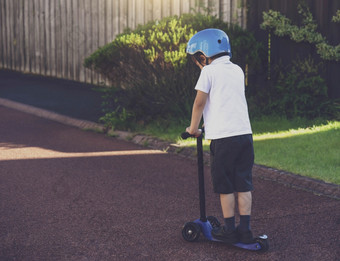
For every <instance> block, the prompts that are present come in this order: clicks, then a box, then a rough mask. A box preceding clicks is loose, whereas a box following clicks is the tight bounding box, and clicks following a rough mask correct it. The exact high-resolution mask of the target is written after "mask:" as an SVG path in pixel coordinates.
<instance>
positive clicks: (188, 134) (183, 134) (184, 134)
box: [181, 128, 204, 140]
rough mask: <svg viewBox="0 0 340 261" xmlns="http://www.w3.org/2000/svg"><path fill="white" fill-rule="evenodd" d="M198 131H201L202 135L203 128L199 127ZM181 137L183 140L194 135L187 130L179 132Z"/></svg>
mask: <svg viewBox="0 0 340 261" xmlns="http://www.w3.org/2000/svg"><path fill="white" fill-rule="evenodd" d="M199 131H200V132H201V135H202V134H203V132H204V128H202V129H199ZM201 135H200V136H201ZM181 138H182V139H183V140H186V139H187V138H195V135H192V134H190V133H189V132H183V133H182V134H181Z"/></svg>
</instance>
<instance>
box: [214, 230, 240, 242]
mask: <svg viewBox="0 0 340 261" xmlns="http://www.w3.org/2000/svg"><path fill="white" fill-rule="evenodd" d="M211 235H212V237H213V238H215V239H217V240H220V241H223V242H225V243H229V244H235V243H237V234H236V231H235V230H234V231H227V230H226V229H225V227H224V226H220V227H215V228H213V229H212V231H211Z"/></svg>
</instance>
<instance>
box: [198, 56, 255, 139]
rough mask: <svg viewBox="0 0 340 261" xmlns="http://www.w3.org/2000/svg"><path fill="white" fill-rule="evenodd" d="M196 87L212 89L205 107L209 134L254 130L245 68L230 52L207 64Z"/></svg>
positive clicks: (217, 135)
mask: <svg viewBox="0 0 340 261" xmlns="http://www.w3.org/2000/svg"><path fill="white" fill-rule="evenodd" d="M195 89H196V90H199V91H202V92H205V93H208V94H209V95H208V98H207V102H206V105H205V107H204V111H203V119H204V128H205V138H206V139H211V140H214V139H221V138H226V137H232V136H238V135H244V134H251V133H252V130H251V126H250V121H249V115H248V106H247V101H246V97H245V88H244V74H243V71H242V69H241V68H240V67H239V66H238V65H236V64H233V63H232V62H231V61H230V57H229V56H222V57H220V58H217V59H215V60H214V61H213V62H212V63H211V64H209V65H207V66H204V67H203V69H202V71H201V74H200V77H199V79H198V81H197V84H196V87H195Z"/></svg>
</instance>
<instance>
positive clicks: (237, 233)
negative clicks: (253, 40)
mask: <svg viewBox="0 0 340 261" xmlns="http://www.w3.org/2000/svg"><path fill="white" fill-rule="evenodd" d="M187 53H188V54H190V55H192V60H193V61H194V62H195V64H196V65H197V66H198V67H199V68H200V69H201V74H200V77H199V79H198V81H197V84H196V87H195V89H196V90H197V94H196V98H195V101H194V105H193V110H192V116H191V124H190V127H188V128H187V129H186V131H187V132H189V133H190V134H192V135H195V136H199V134H200V132H199V130H198V127H199V124H200V121H201V118H202V116H203V118H204V128H205V138H206V139H210V140H211V144H210V155H211V175H212V183H213V189H214V192H215V193H218V194H220V201H221V206H222V212H223V217H224V223H225V225H224V226H221V227H218V228H214V229H213V230H212V236H213V237H214V238H216V239H219V240H222V241H224V242H227V243H231V244H233V243H236V242H242V243H246V244H248V243H252V242H253V236H252V232H251V230H250V214H251V205H252V195H251V191H252V190H253V185H252V167H253V164H254V150H253V139H252V130H251V126H250V121H249V115H248V107H247V102H246V98H245V93H244V91H245V90H244V88H245V87H244V74H243V71H242V69H241V68H240V67H239V66H237V65H235V64H233V63H232V62H230V58H231V49H230V43H229V38H228V36H227V34H226V33H225V32H223V31H221V30H219V29H206V30H203V31H200V32H198V33H196V34H195V35H194V36H193V37H192V38H191V39H190V40H189V42H188V45H187ZM234 192H236V193H237V200H238V207H239V214H240V225H239V226H238V227H237V228H236V227H235V194H234Z"/></svg>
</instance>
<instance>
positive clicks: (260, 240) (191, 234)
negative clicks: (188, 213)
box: [181, 129, 269, 252]
mask: <svg viewBox="0 0 340 261" xmlns="http://www.w3.org/2000/svg"><path fill="white" fill-rule="evenodd" d="M203 133H204V129H202V130H201V135H200V136H199V137H197V138H196V141H197V165H198V181H199V182H198V183H199V184H198V185H199V202H200V218H199V219H196V220H195V221H192V222H187V223H185V224H184V226H183V229H182V236H183V238H184V239H185V240H186V241H189V242H194V241H197V240H198V239H199V237H200V234H201V233H202V234H203V235H204V237H205V238H206V239H208V240H210V241H217V242H223V241H220V240H217V239H215V238H213V236H212V234H211V231H212V229H213V228H215V227H219V226H221V223H220V222H219V221H218V219H217V218H216V217H214V216H208V217H207V216H206V211H205V190H204V164H203V145H202V137H203ZM181 137H182V139H187V138H189V137H194V136H193V135H190V134H189V133H188V132H184V133H182V134H181ZM232 245H233V246H235V247H238V248H242V249H246V250H252V251H260V252H265V251H267V250H268V249H269V245H268V237H267V235H261V236H258V237H257V238H254V242H253V243H251V244H244V243H235V244H232Z"/></svg>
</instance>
